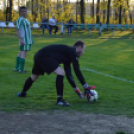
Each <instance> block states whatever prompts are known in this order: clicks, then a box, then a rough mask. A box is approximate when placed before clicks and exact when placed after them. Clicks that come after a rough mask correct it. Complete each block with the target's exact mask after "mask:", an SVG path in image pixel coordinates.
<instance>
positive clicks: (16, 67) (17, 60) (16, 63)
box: [14, 51, 20, 72]
mask: <svg viewBox="0 0 134 134" xmlns="http://www.w3.org/2000/svg"><path fill="white" fill-rule="evenodd" d="M19 66H20V51H19V53H18V56H17V57H16V62H15V68H14V71H15V72H17V71H19Z"/></svg>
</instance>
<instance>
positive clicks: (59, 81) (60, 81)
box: [56, 75, 64, 98]
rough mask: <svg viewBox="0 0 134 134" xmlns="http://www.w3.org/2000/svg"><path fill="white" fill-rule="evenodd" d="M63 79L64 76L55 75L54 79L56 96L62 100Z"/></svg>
mask: <svg viewBox="0 0 134 134" xmlns="http://www.w3.org/2000/svg"><path fill="white" fill-rule="evenodd" d="M63 78H64V76H62V75H57V78H56V89H57V96H58V98H62V96H63V86H64V84H63Z"/></svg>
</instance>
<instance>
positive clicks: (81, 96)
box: [64, 63, 84, 99]
mask: <svg viewBox="0 0 134 134" xmlns="http://www.w3.org/2000/svg"><path fill="white" fill-rule="evenodd" d="M64 70H65V73H66V77H67V79H68V81H69V83H70V85H71V86H72V87H73V89H74V90H75V92H76V93H77V94H78V96H79V97H80V98H81V99H83V98H84V96H83V94H82V92H81V91H80V89H79V88H77V87H76V84H75V81H74V79H73V77H72V73H71V67H70V64H69V63H68V64H67V63H66V64H64Z"/></svg>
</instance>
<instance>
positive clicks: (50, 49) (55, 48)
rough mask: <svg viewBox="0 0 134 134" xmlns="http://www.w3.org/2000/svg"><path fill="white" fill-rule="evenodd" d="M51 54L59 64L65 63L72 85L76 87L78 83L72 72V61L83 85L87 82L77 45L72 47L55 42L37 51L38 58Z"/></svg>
mask: <svg viewBox="0 0 134 134" xmlns="http://www.w3.org/2000/svg"><path fill="white" fill-rule="evenodd" d="M49 56H50V57H53V58H54V59H55V60H56V61H57V62H58V63H59V64H63V65H64V69H65V72H66V76H67V79H68V81H69V82H70V84H71V85H72V87H76V85H75V82H74V80H73V77H72V74H71V66H70V64H71V63H72V64H73V68H74V71H75V74H76V76H77V78H78V79H79V81H80V82H81V84H82V85H83V84H85V80H84V77H83V75H82V73H81V71H80V68H79V63H78V55H77V53H76V48H75V47H70V46H67V45H63V44H54V45H48V46H45V47H44V48H42V49H41V50H39V51H38V52H37V53H36V57H38V58H40V57H41V58H42V57H49Z"/></svg>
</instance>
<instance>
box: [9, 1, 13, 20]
mask: <svg viewBox="0 0 134 134" xmlns="http://www.w3.org/2000/svg"><path fill="white" fill-rule="evenodd" d="M12 7H13V0H9V21H12Z"/></svg>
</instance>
